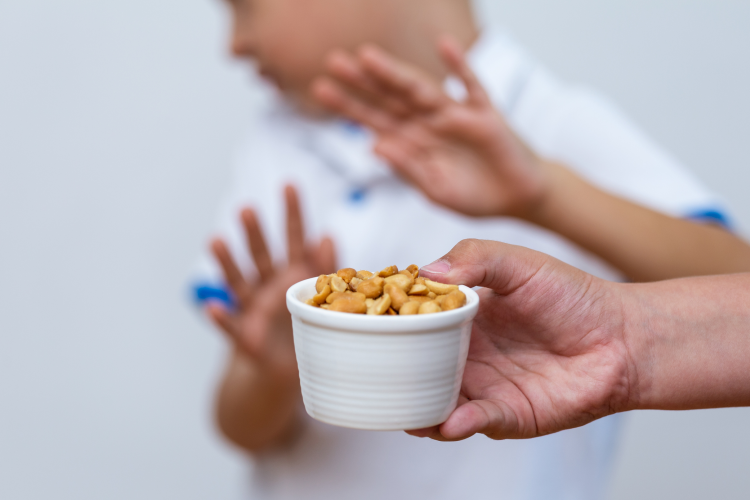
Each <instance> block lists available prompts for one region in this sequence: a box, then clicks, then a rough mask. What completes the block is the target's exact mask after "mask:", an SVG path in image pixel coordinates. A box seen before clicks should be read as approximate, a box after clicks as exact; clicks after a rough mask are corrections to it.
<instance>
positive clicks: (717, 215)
mask: <svg viewBox="0 0 750 500" xmlns="http://www.w3.org/2000/svg"><path fill="white" fill-rule="evenodd" d="M685 218H686V219H689V220H694V221H696V222H713V223H716V224H719V225H721V226H723V227H724V228H725V229H729V230H731V229H732V227H733V224H732V221H731V220H730V218H729V217H728V216H727V215H726V214H725V213H724V212H723V211H721V210H719V209H716V208H708V209H703V210H695V211H693V212H690V213H688V214H687V215H686V216H685Z"/></svg>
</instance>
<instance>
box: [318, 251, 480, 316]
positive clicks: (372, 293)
mask: <svg viewBox="0 0 750 500" xmlns="http://www.w3.org/2000/svg"><path fill="white" fill-rule="evenodd" d="M315 291H316V292H317V295H315V296H313V298H312V299H309V300H307V301H306V302H305V303H306V304H308V305H310V306H313V307H318V306H319V307H321V308H322V309H327V310H330V311H338V312H347V313H356V314H369V315H390V316H395V315H399V314H400V315H412V314H431V313H436V312H441V311H451V310H453V309H458V308H459V307H463V306H464V305H465V304H466V295H465V294H464V293H463V292H461V291H460V290H459V289H458V286H456V285H447V284H444V283H438V282H436V281H432V280H429V279H425V278H420V277H419V267H417V266H416V265H414V264H412V265H410V266H409V267H407V268H406V269H403V270H401V271H399V269H398V267H397V266H388V267H386V268H385V269H383V270H382V271H380V272H379V273H376V274H375V273H371V272H370V271H366V270H360V271H356V270H355V269H353V268H350V267H347V268H344V269H339V270H338V271H337V272H336V273H335V274H328V275H326V274H323V275H320V276H319V277H318V279H317V281H316V283H315Z"/></svg>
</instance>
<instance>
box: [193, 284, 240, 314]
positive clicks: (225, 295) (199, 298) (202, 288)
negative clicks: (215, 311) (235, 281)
mask: <svg viewBox="0 0 750 500" xmlns="http://www.w3.org/2000/svg"><path fill="white" fill-rule="evenodd" d="M193 298H194V299H195V302H196V303H197V304H198V305H201V306H204V305H206V304H208V303H209V302H219V303H221V304H224V305H225V306H227V307H229V308H232V309H233V308H234V306H235V300H234V297H232V294H231V293H230V292H229V289H228V288H227V287H226V286H223V285H215V284H208V283H197V284H195V285H194V286H193Z"/></svg>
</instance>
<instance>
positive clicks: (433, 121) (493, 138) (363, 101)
mask: <svg viewBox="0 0 750 500" xmlns="http://www.w3.org/2000/svg"><path fill="white" fill-rule="evenodd" d="M439 49H440V53H441V56H442V58H443V60H444V61H445V64H446V66H447V68H448V69H449V70H450V71H451V72H452V73H453V74H454V75H456V76H457V77H459V78H460V79H461V81H462V82H463V84H464V86H465V88H466V91H467V96H466V99H465V100H464V101H462V102H457V101H455V100H453V99H451V98H450V97H448V96H447V95H446V94H445V92H444V91H443V89H442V86H441V84H440V83H439V82H437V81H435V79H434V78H432V77H431V76H430V75H427V74H426V73H424V72H422V71H420V70H419V69H418V68H415V67H413V66H412V65H410V64H408V63H406V62H403V61H399V60H397V59H395V58H394V57H392V56H390V55H389V54H387V53H385V52H383V51H382V50H381V49H379V48H377V47H374V46H366V47H364V48H363V49H361V50H360V51H359V54H358V55H357V56H356V57H353V56H351V55H349V54H347V53H346V52H344V51H336V52H334V53H332V54H331V55H330V57H329V60H328V70H329V73H330V75H331V77H322V78H319V79H318V80H317V81H316V82H315V83H314V84H313V89H312V92H313V95H314V96H316V98H317V99H318V100H319V101H320V102H321V103H322V104H324V105H325V106H327V107H328V108H330V109H331V110H332V111H334V112H336V113H338V114H341V115H343V116H346V117H348V118H350V119H352V120H354V121H356V122H359V123H361V124H363V125H365V126H368V127H370V128H371V129H372V130H373V131H374V132H375V133H376V135H377V142H376V146H375V152H376V153H377V154H378V155H380V156H381V157H383V158H384V159H385V160H386V161H388V162H389V163H390V165H391V166H392V167H393V168H394V169H395V170H396V172H398V173H399V174H400V175H401V176H403V177H404V178H406V179H407V180H408V181H409V182H411V183H412V184H413V185H414V186H416V187H417V188H418V189H420V190H421V191H422V192H423V193H424V194H425V195H426V196H428V197H429V198H430V199H432V200H433V201H435V202H436V203H439V204H441V205H443V206H446V207H449V208H451V209H453V210H456V211H458V212H461V213H463V214H466V215H473V216H495V215H513V216H518V217H524V216H525V215H526V214H527V213H528V212H529V211H531V210H533V209H534V208H535V207H536V206H537V205H538V204H540V203H541V202H542V198H543V197H544V193H545V189H546V186H545V178H546V174H545V169H546V164H545V163H544V162H542V161H540V160H539V159H538V158H537V157H536V156H535V155H534V154H533V153H532V152H531V151H530V150H529V149H528V148H527V147H526V146H525V145H524V144H523V143H521V141H520V140H518V139H517V138H516V136H515V135H514V134H513V132H512V131H511V129H510V128H509V127H508V125H507V124H506V123H505V121H504V120H503V118H502V117H501V116H500V114H499V113H498V112H497V111H496V110H495V109H494V107H493V106H492V103H491V101H490V99H489V97H488V96H487V94H486V93H485V91H484V89H483V88H482V86H481V84H480V83H479V81H478V80H477V78H476V76H475V75H474V73H473V72H472V71H471V69H470V68H469V66H468V64H467V63H466V61H465V59H464V54H463V53H462V51H461V49H460V47H459V46H458V44H457V43H456V42H454V41H452V40H451V39H444V40H442V41H441V42H440V44H439Z"/></svg>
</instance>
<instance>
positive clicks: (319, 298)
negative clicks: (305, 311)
mask: <svg viewBox="0 0 750 500" xmlns="http://www.w3.org/2000/svg"><path fill="white" fill-rule="evenodd" d="M329 295H331V287H330V286H329V285H326V286H324V287H323V289H322V290H321V291H320V293H318V295H316V296H315V297H313V298H312V300H313V301H314V302H315V303H316V304H318V305H320V304H322V303H323V302H325V301H326V298H328V296H329Z"/></svg>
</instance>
